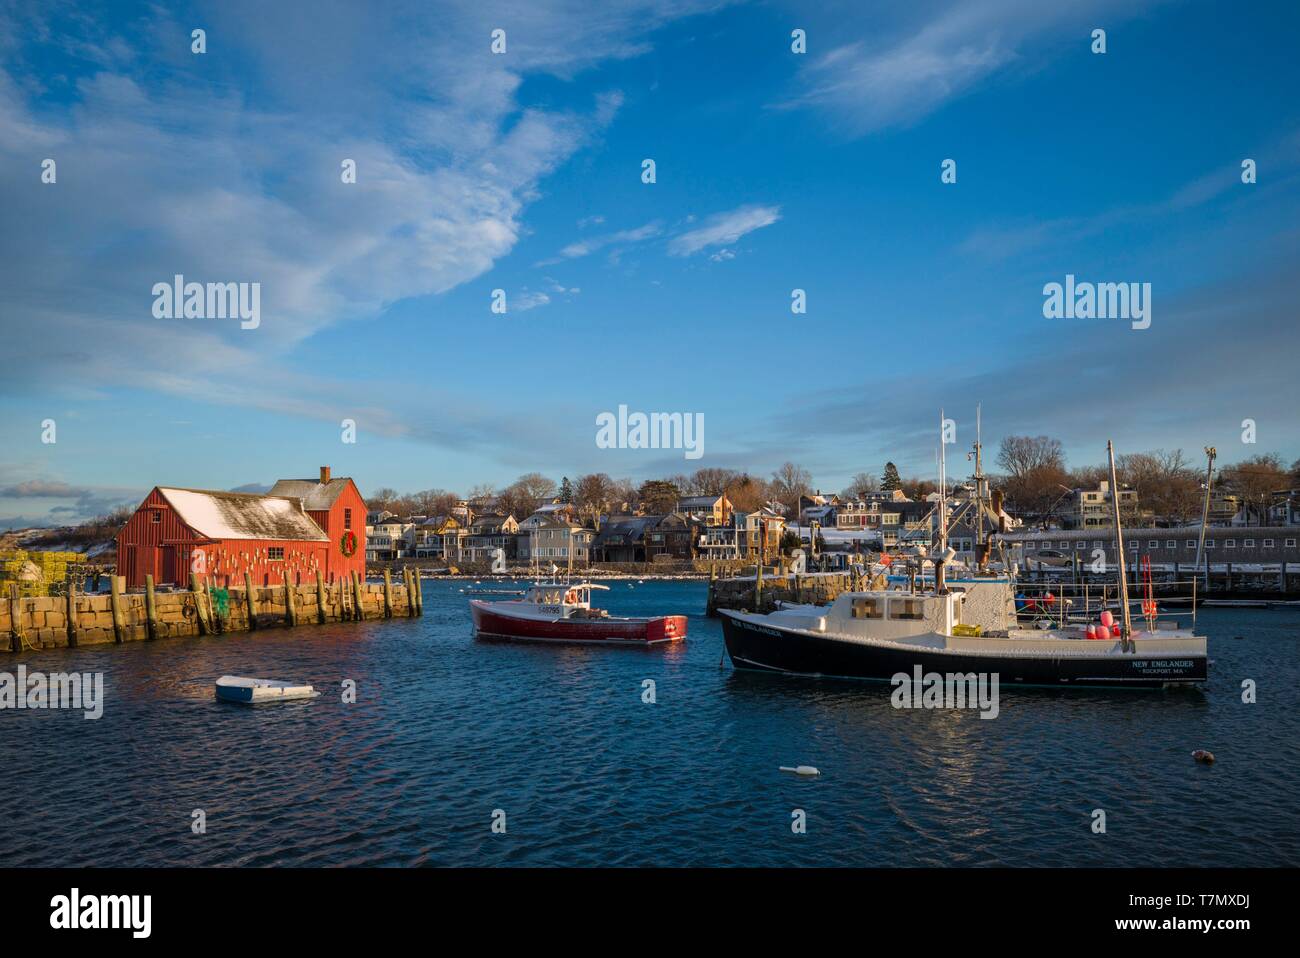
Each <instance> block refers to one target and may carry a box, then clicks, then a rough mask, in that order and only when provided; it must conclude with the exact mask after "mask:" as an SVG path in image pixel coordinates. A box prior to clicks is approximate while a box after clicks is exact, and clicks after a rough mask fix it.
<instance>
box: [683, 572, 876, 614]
mask: <svg viewBox="0 0 1300 958" xmlns="http://www.w3.org/2000/svg"><path fill="white" fill-rule="evenodd" d="M751 568H753V567H752V566H751ZM863 586H864V583H863V582H862V581H861V580H860V579H859V578H855V577H854V575H853V573H851V572H805V573H799V574H796V573H793V572H785V573H782V572H781V570H780V569H768V570H765V571H764V572H763V574H762V575H761V576H754V575H750V576H747V577H744V578H730V579H721V578H713V579H710V580H709V600H708V614H709V615H713V614H715V613H716V612H717V610H718V609H735V610H743V611H747V612H768V611H771V610H772V609H774V608H776V603H777V602H795V603H801V604H803V603H806V604H810V605H828V604H829V603H831V602H834V601H835V597H836V596H838V595H839V594H840V593H841V592H845V591H848V590H851V589H854V588H862V587H863Z"/></svg>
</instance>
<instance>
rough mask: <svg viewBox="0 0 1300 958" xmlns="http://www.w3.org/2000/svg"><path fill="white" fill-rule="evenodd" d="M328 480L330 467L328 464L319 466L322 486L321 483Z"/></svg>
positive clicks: (323, 483)
mask: <svg viewBox="0 0 1300 958" xmlns="http://www.w3.org/2000/svg"><path fill="white" fill-rule="evenodd" d="M329 481H330V467H329V466H321V467H320V484H321V485H322V486H323V485H325V483H327V482H329Z"/></svg>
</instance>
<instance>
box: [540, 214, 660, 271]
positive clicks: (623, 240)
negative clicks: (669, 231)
mask: <svg viewBox="0 0 1300 958" xmlns="http://www.w3.org/2000/svg"><path fill="white" fill-rule="evenodd" d="M662 232H663V225H662V224H661V223H659V222H658V221H655V222H652V223H646V224H645V225H644V226H638V227H636V228H635V229H629V230H619V231H618V232H615V233H603V234H601V235H599V236H591V237H588V238H587V239H585V240H578V241H577V242H576V243H570V244H569V245H568V246H566V247H564V249H562V250H560V253H559V256H557V257H556V258H555V259H550V260H543V261H542V263H539V264H538V265H539V266H540V265H548V266H549V265H551V264H553V263H558V262H560V261H561V260H566V259H578V258H579V257H582V256H588V255H590V254H592V253H594V252H596V251H597V250H600V249H604V248H605V247H606V246H627V245H630V244H633V243H641V242H644V241H645V240H648V239H653V238H654V237H656V236H658V235H659V234H660V233H662Z"/></svg>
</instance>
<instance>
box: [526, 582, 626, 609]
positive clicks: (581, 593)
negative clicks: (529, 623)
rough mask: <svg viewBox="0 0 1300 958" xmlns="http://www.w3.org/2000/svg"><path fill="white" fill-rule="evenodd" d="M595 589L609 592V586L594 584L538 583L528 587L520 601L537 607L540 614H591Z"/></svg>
mask: <svg viewBox="0 0 1300 958" xmlns="http://www.w3.org/2000/svg"><path fill="white" fill-rule="evenodd" d="M595 589H600V590H602V591H605V592H608V591H609V586H607V585H597V584H596V583H594V582H578V583H573V584H569V583H564V582H537V583H534V584H533V585H531V586H529V587H528V589H527V591H525V592H524V597H523V599H521V600H520V601H522V602H527V603H530V604H532V605H535V606H536V607H537V611H539V612H550V613H554V614H556V615H561V616H569V615H572V614H573V613H574V612H577V611H578V610H582V611H583V612H584V613H589V612H591V611H592V609H591V593H592V591H593V590H595Z"/></svg>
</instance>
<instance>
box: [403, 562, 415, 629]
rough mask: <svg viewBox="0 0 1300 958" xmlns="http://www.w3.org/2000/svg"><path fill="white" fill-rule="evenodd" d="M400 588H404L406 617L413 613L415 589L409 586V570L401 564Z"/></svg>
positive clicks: (410, 616) (412, 615)
mask: <svg viewBox="0 0 1300 958" xmlns="http://www.w3.org/2000/svg"><path fill="white" fill-rule="evenodd" d="M402 588H403V589H405V590H406V617H407V618H408V619H409V618H412V617H414V615H415V590H414V589H412V588H411V570H410V569H408V568H407V567H406V566H402Z"/></svg>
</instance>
